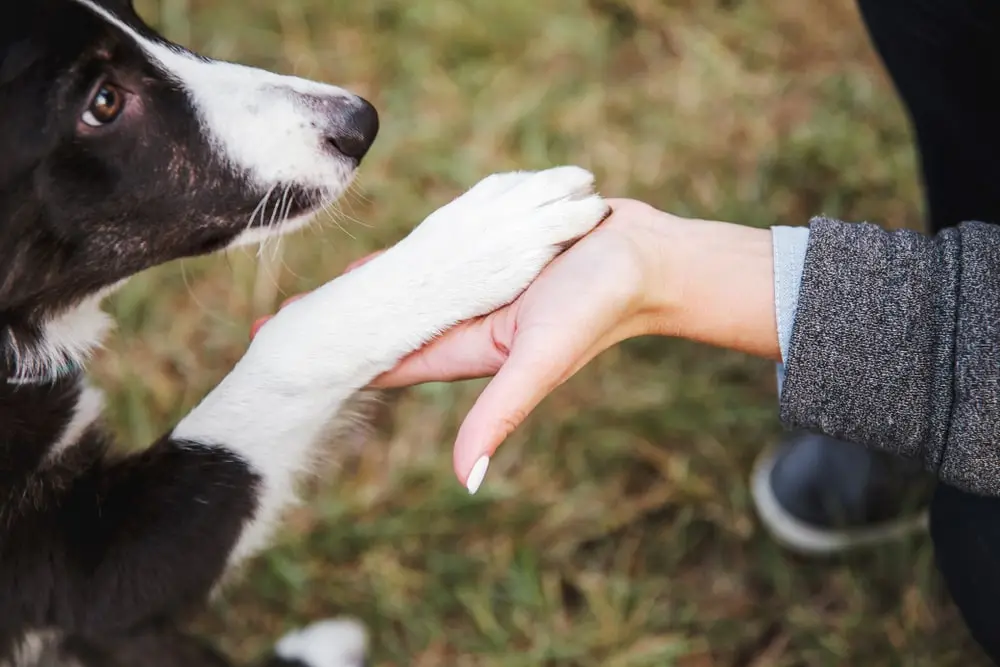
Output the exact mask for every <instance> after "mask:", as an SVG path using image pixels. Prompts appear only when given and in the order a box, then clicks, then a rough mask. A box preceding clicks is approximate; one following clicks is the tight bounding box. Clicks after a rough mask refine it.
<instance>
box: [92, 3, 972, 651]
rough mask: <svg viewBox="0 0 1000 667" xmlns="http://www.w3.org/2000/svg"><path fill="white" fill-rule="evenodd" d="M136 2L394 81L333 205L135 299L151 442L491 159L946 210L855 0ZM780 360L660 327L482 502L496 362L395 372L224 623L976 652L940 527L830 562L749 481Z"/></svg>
mask: <svg viewBox="0 0 1000 667" xmlns="http://www.w3.org/2000/svg"><path fill="white" fill-rule="evenodd" d="M139 6H140V8H141V9H142V11H143V13H144V14H145V15H146V16H147V17H148V18H150V19H151V20H152V22H154V23H156V24H158V25H159V26H160V27H161V28H162V29H164V30H165V31H166V32H167V33H168V34H169V35H170V36H173V37H175V38H177V39H181V40H184V41H186V42H187V43H188V44H190V45H192V46H194V47H196V48H198V49H200V50H202V51H204V52H206V53H208V54H211V55H213V56H216V57H220V58H226V59H237V60H241V61H245V62H249V63H252V64H256V65H261V66H265V67H269V68H274V69H277V70H280V71H283V72H288V73H295V74H299V75H302V76H308V77H315V78H320V79H324V80H327V81H332V82H336V83H338V84H341V85H343V86H345V87H348V88H351V89H353V90H355V91H357V92H359V93H361V94H363V95H365V96H367V97H368V98H369V99H371V100H372V101H373V102H375V103H376V105H377V106H378V107H379V109H380V111H381V113H382V118H383V130H382V134H381V137H380V140H379V142H378V143H377V145H376V148H375V149H374V151H373V153H372V155H371V156H370V158H369V159H368V160H367V161H366V165H365V167H364V169H363V173H362V176H361V181H360V188H359V193H360V194H358V193H355V194H354V195H352V196H349V197H348V198H347V199H346V200H345V201H344V202H343V204H342V211H343V213H342V215H341V216H339V218H338V223H337V224H336V225H333V224H326V225H324V226H323V227H321V228H317V229H315V230H312V231H307V232H304V233H303V234H302V235H300V236H299V237H297V238H293V239H290V240H288V241H287V242H285V243H284V244H283V245H282V246H280V247H279V246H276V245H273V244H272V245H269V246H268V247H266V248H265V249H264V251H263V252H262V253H261V257H260V259H258V258H257V257H256V256H255V254H254V253H253V252H247V253H239V252H237V253H234V254H232V255H230V256H228V257H223V258H219V257H216V258H208V259H199V260H189V261H186V262H183V263H178V264H173V265H170V266H166V267H162V268H160V269H157V270H154V271H151V272H149V273H147V274H144V275H143V276H140V277H139V278H137V279H136V280H135V281H134V282H132V283H131V284H130V285H129V286H128V287H127V288H126V289H125V290H124V291H123V292H121V293H120V294H119V295H118V296H116V297H115V298H114V299H113V301H112V302H111V304H110V306H109V307H110V310H111V311H112V312H113V314H114V315H115V316H116V318H117V320H118V322H119V324H120V327H119V331H118V333H117V334H116V335H115V336H114V338H113V339H112V341H111V342H110V344H109V346H108V350H107V351H106V352H105V353H104V354H103V355H102V358H101V359H100V360H99V363H97V364H96V368H95V376H96V378H97V380H98V381H99V383H100V384H101V385H103V386H104V387H105V388H106V389H107V390H108V392H109V393H110V398H111V400H110V403H111V413H112V414H111V416H112V420H113V423H114V425H115V427H116V428H117V429H118V430H119V431H120V432H121V433H122V435H123V437H124V438H126V439H127V440H129V441H130V442H137V443H141V442H146V441H149V440H152V439H153V437H155V435H156V434H158V433H159V432H162V431H163V430H164V429H165V428H167V427H168V425H169V424H171V423H172V422H173V421H174V420H175V419H177V418H178V417H179V416H180V415H182V414H183V413H184V412H185V411H186V410H188V409H189V408H190V407H191V406H192V405H193V404H194V403H195V402H196V401H197V400H198V398H199V397H201V396H202V395H203V394H204V393H205V392H207V391H208V389H209V388H210V387H211V386H212V385H213V384H214V383H216V382H217V381H218V380H219V379H220V378H221V377H222V376H223V375H224V373H225V372H226V371H227V369H228V368H229V367H230V366H231V365H232V364H233V363H234V362H235V360H236V359H237V358H239V356H240V354H241V353H242V352H243V350H244V349H245V347H246V343H247V329H248V325H249V323H250V322H251V321H252V319H253V318H254V317H255V316H256V315H258V314H260V313H261V312H262V311H268V310H270V309H272V308H273V307H274V305H275V303H276V301H277V300H278V299H280V298H281V297H282V296H283V295H287V294H291V293H294V292H297V291H300V290H303V289H305V288H308V287H311V286H315V285H317V284H319V283H321V282H323V281H324V280H327V279H329V278H330V277H332V276H334V275H335V274H337V273H338V271H339V270H340V269H341V268H342V267H343V266H344V264H346V262H347V261H348V260H349V259H352V258H355V257H358V256H360V255H361V254H362V253H365V252H367V251H370V250H373V249H376V248H379V247H382V246H384V245H386V244H389V243H391V242H393V241H395V240H397V239H399V238H400V237H401V236H402V235H403V234H404V233H405V232H406V230H407V229H409V228H410V227H412V226H413V225H414V224H416V223H417V222H418V221H419V220H420V219H421V218H422V217H423V215H424V214H426V213H428V212H430V211H431V210H433V209H434V208H435V207H437V206H439V205H441V204H443V203H445V202H446V201H448V200H449V199H450V198H451V197H453V196H454V195H456V194H457V193H459V192H460V191H461V190H462V189H463V188H464V187H466V186H468V185H470V184H471V183H472V182H474V181H476V180H478V179H479V178H480V177H482V176H484V175H486V174H488V173H490V172H494V171H499V170H504V169H508V168H536V167H545V166H550V165H553V164H557V163H565V162H571V163H576V164H581V165H584V166H587V167H589V168H591V169H593V170H594V171H595V172H596V173H597V174H598V176H599V181H600V184H601V189H602V190H603V191H604V192H605V193H606V194H609V195H616V196H632V197H638V198H643V199H645V200H647V201H649V202H651V203H652V204H655V205H657V206H659V207H662V208H665V209H667V210H670V211H672V212H675V213H678V214H682V215H697V216H704V217H712V218H720V219H728V220H733V221H739V222H743V223H747V224H752V225H769V224H802V223H804V222H806V221H807V219H808V217H809V216H811V215H815V214H819V213H826V214H830V215H835V216H841V217H844V218H848V219H852V220H860V219H869V220H873V221H878V222H881V223H883V224H886V225H889V226H904V225H909V226H915V225H919V221H920V216H921V212H920V204H919V202H920V194H919V190H918V187H917V181H916V178H915V159H914V155H913V152H912V149H911V145H910V135H909V130H908V128H907V126H906V124H905V122H904V117H903V114H902V111H901V109H900V107H899V105H898V103H897V101H896V100H895V98H894V96H893V94H892V91H891V88H890V86H889V85H888V83H887V81H886V79H885V77H884V75H883V73H882V71H881V69H880V67H879V65H878V63H877V61H876V60H875V58H874V55H873V53H872V51H871V49H870V46H869V44H868V42H867V39H866V36H865V34H864V32H863V29H862V27H861V24H860V22H859V19H858V16H857V15H856V11H855V9H854V6H853V4H852V3H851V2H850V1H849V0H835V1H830V2H820V1H819V0H758V1H757V2H741V1H740V0H712V1H709V0H670V1H666V0H660V1H657V0H590V1H589V2H588V1H586V0H547V1H546V2H541V1H538V0H536V1H534V2H529V1H527V0H510V1H508V2H496V1H495V0H423V1H420V2H416V1H414V0H379V1H378V2H374V1H372V2H355V1H351V0H281V1H280V2H278V1H276V0H145V1H142V0H140V2H139ZM330 316H331V317H336V316H337V313H331V314H330ZM773 384H774V383H773V373H772V370H771V368H769V367H768V365H767V364H765V363H762V362H758V361H755V360H750V359H747V358H744V357H741V356H738V355H734V354H729V353H725V352H720V351H717V350H709V349H705V348H701V347H697V346H693V345H690V344H686V343H683V342H678V341H670V340H638V341H633V342H632V343H630V344H627V345H624V346H622V347H621V348H619V349H615V350H612V351H609V352H608V353H607V354H605V355H604V356H602V357H601V358H599V359H598V360H596V361H595V362H594V363H593V364H592V365H591V366H590V367H589V368H587V369H585V370H584V371H583V372H581V373H580V375H579V376H578V377H576V378H575V379H574V380H573V381H571V382H570V383H569V384H568V385H567V386H565V387H563V388H562V389H560V390H559V391H558V392H556V393H555V394H554V395H553V396H552V397H551V398H550V399H549V400H547V401H546V402H545V403H544V404H543V405H542V406H541V408H540V409H539V410H538V411H537V413H536V414H535V415H534V416H533V417H532V418H531V419H530V420H529V422H528V423H527V424H526V425H525V426H524V427H523V428H521V429H520V430H519V431H518V432H517V434H516V435H515V436H514V437H513V438H512V439H511V440H510V441H509V442H508V444H506V445H505V446H504V448H503V449H502V451H501V453H500V454H499V456H498V458H497V460H496V461H495V463H494V465H493V467H492V469H491V472H490V477H489V479H488V480H487V484H486V486H485V487H484V490H483V491H482V492H481V493H480V495H478V496H477V497H475V498H469V497H468V496H467V495H466V494H465V493H464V491H463V490H462V489H461V488H460V486H459V485H458V483H457V482H456V481H455V480H454V479H453V477H452V474H451V466H450V446H451V442H452V438H453V436H454V434H455V431H456V428H457V426H458V424H459V422H460V420H461V418H462V415H463V414H464V411H465V410H466V409H467V408H468V407H469V405H470V404H471V401H472V399H473V398H474V396H475V394H476V392H477V390H478V389H479V388H481V386H482V385H481V384H480V383H466V384H464V385H453V386H443V385H430V386H425V387H422V388H418V389H414V390H410V391H407V392H401V393H399V394H396V395H394V396H392V397H391V400H390V401H389V402H388V403H387V405H386V406H385V408H384V409H383V410H382V411H381V414H380V415H379V417H378V419H377V420H376V425H377V428H376V430H375V433H374V434H373V435H372V437H371V438H370V439H367V440H365V441H363V442H358V443H354V444H351V443H347V444H346V445H345V446H344V450H343V456H342V457H341V458H342V460H341V461H340V464H339V466H337V468H335V469H333V470H331V471H330V472H329V474H327V475H326V476H325V477H324V478H323V480H322V481H321V482H317V483H316V484H314V485H313V488H312V489H311V491H310V496H309V497H310V502H309V503H308V504H306V505H305V506H304V507H303V508H301V509H300V510H297V511H296V512H295V513H294V514H292V516H291V517H290V518H289V520H288V522H287V524H286V528H285V530H284V531H283V533H282V536H281V539H280V541H279V543H278V544H277V545H276V546H275V547H274V548H273V549H272V550H270V551H269V552H267V553H265V554H263V555H262V556H261V557H260V558H259V559H257V560H256V561H255V562H254V563H253V564H251V565H250V567H249V568H248V570H247V572H246V576H245V578H243V579H242V580H241V581H240V582H239V583H237V584H236V585H234V586H233V587H232V588H230V589H228V590H227V591H226V593H225V594H224V595H223V596H222V597H221V598H220V599H219V600H218V601H217V602H216V603H215V604H214V605H213V607H212V609H211V611H210V613H208V614H206V615H205V616H204V617H203V618H201V619H199V621H198V623H197V627H198V629H199V630H200V631H203V632H206V633H211V634H212V635H214V636H216V637H219V638H221V641H222V644H223V645H224V646H225V647H226V649H227V650H228V651H230V652H231V653H232V654H233V655H236V656H239V657H241V658H249V657H250V656H253V655H256V654H257V653H259V652H260V651H262V650H264V649H265V648H267V647H268V646H269V645H270V644H271V642H272V641H273V640H274V638H275V637H277V636H278V635H280V634H281V633H282V632H283V631H285V630H286V629H289V628H292V627H295V626H299V625H301V624H303V623H306V622H308V621H310V620H314V619H317V618H322V617H326V616H331V615H338V614H341V613H349V614H352V615H356V616H359V617H361V618H362V619H364V621H365V622H366V623H368V625H369V626H370V628H371V630H372V633H373V638H374V645H375V646H374V664H375V665H380V666H388V665H409V666H412V667H430V666H436V665H456V666H460V667H461V666H473V665H476V666H483V667H521V666H525V667H528V666H532V667H535V666H548V665H551V666H556V665H559V666H579V667H589V666H597V665H600V666H602V667H645V666H650V667H652V666H657V667H659V666H670V665H676V666H678V667H723V666H724V667H783V666H787V667H791V666H799V665H808V666H813V665H815V666H826V665H831V666H832V665H928V666H930V665H934V666H943V667H947V666H950V665H955V666H959V665H961V666H962V667H968V666H969V665H975V664H979V661H980V660H981V658H980V657H979V656H978V653H976V651H975V650H974V649H973V648H972V646H971V644H970V640H969V639H968V637H967V634H966V631H965V630H964V629H963V628H962V626H961V623H960V621H959V619H958V617H957V614H956V612H955V610H954V609H953V608H952V606H951V605H950V604H949V603H948V602H947V600H946V596H945V595H944V594H943V592H942V587H941V584H940V583H939V581H938V579H937V576H936V575H935V572H934V570H933V564H932V553H931V550H930V548H929V543H928V541H927V540H926V539H924V538H918V539H914V540H912V541H909V542H906V543H904V544H898V545H893V546H889V547H886V548H884V549H881V550H878V551H876V552H874V553H869V554H864V555H861V556H857V557H852V558H850V559H844V560H835V561H831V562H824V563H815V562H803V561H800V560H797V559H794V558H792V557H789V556H788V555H786V554H785V553H783V552H782V551H781V550H779V549H778V548H777V547H776V546H775V545H774V544H773V543H771V542H770V541H769V540H768V539H767V537H766V535H764V534H763V533H762V531H761V529H760V528H759V525H758V523H757V521H756V519H755V517H754V514H753V511H752V507H751V505H750V501H749V496H748V492H747V487H746V483H745V479H746V476H747V473H748V471H749V469H750V466H751V464H752V461H753V458H754V455H755V453H756V452H757V451H758V450H759V449H760V448H761V447H763V446H765V445H766V444H768V443H769V442H772V441H773V440H774V439H775V438H777V437H778V435H779V432H780V429H779V426H778V424H777V422H776V416H775V398H774V386H773ZM276 446H280V444H279V443H276Z"/></svg>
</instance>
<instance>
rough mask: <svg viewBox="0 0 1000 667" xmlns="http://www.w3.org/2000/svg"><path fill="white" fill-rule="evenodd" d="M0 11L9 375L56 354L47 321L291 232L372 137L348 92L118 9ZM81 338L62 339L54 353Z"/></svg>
mask: <svg viewBox="0 0 1000 667" xmlns="http://www.w3.org/2000/svg"><path fill="white" fill-rule="evenodd" d="M5 11H6V12H7V16H5V22H4V23H3V24H0V147H2V149H3V150H4V152H5V155H4V158H3V160H2V161H0V266H3V267H4V272H3V274H2V275H0V348H3V350H4V351H5V352H6V357H7V363H8V365H10V364H12V363H13V364H14V365H18V364H19V363H20V362H17V360H16V359H15V358H20V359H21V360H22V361H23V360H24V359H29V358H31V357H33V356H38V355H39V354H41V355H42V356H45V357H58V356H60V355H59V354H57V352H56V351H55V350H54V349H53V350H45V349H43V348H46V345H48V343H46V341H45V338H46V335H47V334H46V333H45V331H44V330H45V329H51V328H52V327H51V323H52V322H53V321H54V318H59V317H65V316H66V315H67V313H68V312H70V311H71V310H72V309H73V308H75V307H76V306H78V305H79V304H81V303H92V302H94V301H95V297H96V295H99V294H102V293H104V292H105V291H106V290H107V289H108V288H109V287H110V286H112V285H116V284H120V283H121V281H123V280H124V279H126V278H128V277H129V276H131V275H133V274H135V273H137V272H139V271H142V270H143V269H146V268H149V267H152V266H155V265H157V264H161V263H163V262H166V261H169V260H172V259H175V258H178V257H184V256H191V255H198V254H203V253H207V252H211V251H214V250H218V249H222V248H225V247H229V246H232V245H237V244H241V243H248V242H254V241H258V240H261V239H262V238H264V237H265V236H267V235H268V234H272V233H275V232H286V231H290V230H292V229H295V228H297V227H300V226H302V225H303V224H304V223H305V222H307V221H308V220H309V219H310V218H311V216H312V214H313V213H315V212H316V211H318V210H320V209H321V208H323V207H325V206H326V205H328V204H330V203H331V202H333V201H334V200H335V199H337V198H338V197H339V196H340V195H341V194H342V193H343V192H344V190H345V189H346V188H347V187H348V185H349V184H350V182H351V179H352V178H353V177H354V173H355V171H356V169H357V168H358V166H359V164H360V162H361V160H362V158H363V157H364V156H365V154H366V153H367V151H368V149H369V148H370V147H371V144H372V142H373V141H374V139H375V136H376V134H377V132H378V116H377V114H376V112H375V110H374V108H373V107H372V106H371V105H370V104H369V103H368V102H366V101H365V100H363V99H361V98H360V97H358V96H356V95H353V94H351V93H349V92H347V91H346V90H344V89H342V88H338V87H336V86H332V85H325V84H322V83H317V82H312V81H306V80H304V79H300V78H295V77H287V76H280V75H277V74H273V73H270V72H266V71H263V70H259V69H254V68H251V67H245V66H241V65H236V64H231V63H225V62H219V61H214V60H210V59H207V58H203V57H201V56H199V55H196V54H194V53H192V52H190V51H188V50H186V49H184V48H182V47H181V46H178V45H176V44H172V43H171V42H169V41H167V40H166V39H165V38H163V37H162V36H160V35H158V34H157V33H156V32H155V31H154V30H152V29H151V28H150V27H149V26H147V25H146V24H145V23H144V22H143V21H142V20H141V19H140V18H139V16H138V15H137V14H136V13H135V11H134V10H133V8H132V6H131V3H130V2H127V1H126V0H16V1H15V2H14V3H12V5H11V6H10V7H8V8H6V9H5ZM48 337H49V338H52V337H51V336H48ZM48 342H49V343H52V341H48ZM84 343H86V344H89V342H86V341H84V342H81V341H75V342H74V344H73V345H72V346H69V347H73V348H74V349H73V350H70V349H69V347H67V346H65V345H60V347H62V348H64V349H63V350H62V356H64V357H73V356H76V354H75V348H82V347H86V345H85V344H84ZM53 344H54V343H53ZM50 347H51V346H50Z"/></svg>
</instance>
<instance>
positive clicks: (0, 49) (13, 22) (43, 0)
mask: <svg viewBox="0 0 1000 667" xmlns="http://www.w3.org/2000/svg"><path fill="white" fill-rule="evenodd" d="M8 4H9V5H10V6H9V7H5V8H4V12H5V14H7V15H6V16H5V17H4V20H3V21H0V86H4V85H6V84H8V83H11V82H12V81H14V80H15V79H17V78H18V77H19V76H21V75H22V74H24V73H25V72H26V71H27V70H28V68H30V67H31V66H32V65H33V64H34V63H35V62H37V61H38V59H39V58H40V57H41V55H42V50H41V49H40V48H39V45H38V44H37V43H36V42H35V40H34V38H32V35H33V34H34V27H35V25H36V24H37V23H38V20H39V16H40V15H41V14H42V13H43V12H44V11H46V10H47V8H48V5H49V2H48V0H31V1H30V2H14V3H8Z"/></svg>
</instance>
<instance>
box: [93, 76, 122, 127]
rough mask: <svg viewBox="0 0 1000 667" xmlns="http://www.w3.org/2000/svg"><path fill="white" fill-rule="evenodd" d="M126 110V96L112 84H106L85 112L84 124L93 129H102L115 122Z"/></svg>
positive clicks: (98, 91)
mask: <svg viewBox="0 0 1000 667" xmlns="http://www.w3.org/2000/svg"><path fill="white" fill-rule="evenodd" d="M124 109H125V94H124V93H123V92H122V91H121V90H119V89H118V88H116V87H114V86H112V85H110V84H104V85H103V86H101V87H100V88H99V89H98V90H97V94H96V95H94V99H93V100H91V102H90V107H89V108H88V109H87V111H86V112H84V114H83V122H84V123H86V124H87V125H90V126H91V127H101V126H103V125H107V124H108V123H112V122H114V120H115V119H116V118H118V116H120V115H121V113H122V111H123V110H124Z"/></svg>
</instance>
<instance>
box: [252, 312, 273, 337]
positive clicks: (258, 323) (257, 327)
mask: <svg viewBox="0 0 1000 667" xmlns="http://www.w3.org/2000/svg"><path fill="white" fill-rule="evenodd" d="M269 319H271V316H270V315H268V316H267V317H261V318H259V319H257V320H256V321H255V322H254V323H253V324H252V325H250V340H253V339H254V338H256V337H257V332H258V331H260V328H261V327H262V326H264V325H265V324H267V321H268V320H269Z"/></svg>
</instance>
